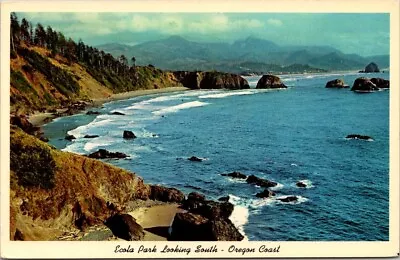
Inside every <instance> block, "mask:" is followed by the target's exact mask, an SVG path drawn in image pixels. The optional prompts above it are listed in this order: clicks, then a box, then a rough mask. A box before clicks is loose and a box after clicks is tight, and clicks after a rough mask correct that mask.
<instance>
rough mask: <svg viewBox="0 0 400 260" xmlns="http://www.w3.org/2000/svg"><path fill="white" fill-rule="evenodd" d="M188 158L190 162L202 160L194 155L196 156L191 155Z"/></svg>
mask: <svg viewBox="0 0 400 260" xmlns="http://www.w3.org/2000/svg"><path fill="white" fill-rule="evenodd" d="M188 160H189V161H192V162H202V161H203V159H202V158H199V157H196V156H192V157H190V158H188Z"/></svg>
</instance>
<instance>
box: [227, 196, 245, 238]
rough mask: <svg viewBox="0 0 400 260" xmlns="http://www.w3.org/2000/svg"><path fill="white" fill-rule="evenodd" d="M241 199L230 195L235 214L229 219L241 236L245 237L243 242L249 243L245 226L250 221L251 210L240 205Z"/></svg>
mask: <svg viewBox="0 0 400 260" xmlns="http://www.w3.org/2000/svg"><path fill="white" fill-rule="evenodd" d="M240 200H241V198H240V197H237V196H235V195H232V194H229V202H230V203H232V204H233V205H234V208H233V212H232V214H231V216H230V217H229V219H230V220H231V221H232V223H233V224H234V225H235V227H236V228H237V229H238V230H239V232H240V234H242V235H243V236H244V238H243V241H248V240H249V239H248V237H247V236H246V234H245V232H244V225H246V224H247V222H248V221H249V209H248V208H247V207H245V206H243V205H240V204H239V203H240Z"/></svg>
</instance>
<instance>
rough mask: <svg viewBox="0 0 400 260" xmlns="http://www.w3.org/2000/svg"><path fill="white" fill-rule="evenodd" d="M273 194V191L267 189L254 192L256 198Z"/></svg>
mask: <svg viewBox="0 0 400 260" xmlns="http://www.w3.org/2000/svg"><path fill="white" fill-rule="evenodd" d="M272 196H275V192H273V191H270V190H268V189H265V190H263V191H262V192H259V193H257V194H256V197H257V198H269V197H272Z"/></svg>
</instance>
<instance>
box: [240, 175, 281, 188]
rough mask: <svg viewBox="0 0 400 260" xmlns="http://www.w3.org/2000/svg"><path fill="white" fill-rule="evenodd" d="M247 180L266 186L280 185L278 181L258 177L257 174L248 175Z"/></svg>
mask: <svg viewBox="0 0 400 260" xmlns="http://www.w3.org/2000/svg"><path fill="white" fill-rule="evenodd" d="M246 182H247V183H250V184H254V185H256V186H260V187H265V188H270V187H275V186H276V185H278V183H276V182H274V181H269V180H266V179H262V178H258V177H257V176H255V175H250V176H249V177H247V179H246Z"/></svg>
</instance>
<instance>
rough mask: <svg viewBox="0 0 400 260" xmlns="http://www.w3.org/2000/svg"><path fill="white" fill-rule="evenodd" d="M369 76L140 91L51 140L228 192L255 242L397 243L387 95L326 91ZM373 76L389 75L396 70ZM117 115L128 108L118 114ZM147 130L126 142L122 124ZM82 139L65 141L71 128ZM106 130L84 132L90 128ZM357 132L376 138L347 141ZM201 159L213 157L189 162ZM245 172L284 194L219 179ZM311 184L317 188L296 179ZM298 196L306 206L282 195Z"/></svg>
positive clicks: (182, 185)
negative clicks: (264, 194) (392, 231)
mask: <svg viewBox="0 0 400 260" xmlns="http://www.w3.org/2000/svg"><path fill="white" fill-rule="evenodd" d="M361 76H365V75H363V74H358V73H345V74H341V73H337V74H334V73H333V74H316V75H310V74H308V75H307V74H306V75H282V76H281V79H282V80H283V82H284V83H285V84H286V85H287V86H288V89H284V90H256V89H254V88H255V85H256V84H257V81H258V79H259V78H260V76H254V77H246V79H247V80H248V81H249V83H250V86H251V87H252V89H249V90H236V91H225V90H193V91H182V92H173V93H165V94H157V95H149V96H142V97H135V98H131V99H128V100H123V101H115V102H110V103H107V104H104V105H103V107H102V108H97V109H92V110H97V111H99V112H101V115H86V114H84V113H83V114H78V115H74V116H69V117H63V118H58V119H56V120H54V121H53V122H51V123H49V124H47V125H45V126H44V127H43V128H44V132H45V135H46V136H47V137H49V139H50V144H52V145H54V146H56V147H57V148H60V149H63V150H65V151H70V152H75V153H79V154H89V153H91V152H94V151H97V150H98V149H99V148H105V149H107V150H109V151H119V152H123V153H126V154H128V155H130V158H129V159H123V160H106V162H108V163H111V164H114V165H116V166H119V167H122V168H125V169H127V170H129V171H133V172H136V173H137V174H138V175H140V176H142V177H143V178H144V180H145V182H146V183H153V184H162V185H165V186H170V187H176V188H178V189H180V190H182V191H184V192H185V193H189V192H192V191H196V192H200V193H203V194H205V195H206V196H207V197H208V198H210V199H218V198H219V197H222V196H227V195H230V201H231V202H232V203H233V204H234V205H235V209H234V212H233V215H232V216H231V219H232V221H233V222H234V223H235V224H236V226H238V227H239V230H240V231H241V232H242V233H244V234H245V235H246V237H247V238H248V239H249V240H250V241H258V240H260V241H268V240H269V241H292V240H293V241H308V240H313V241H376V240H383V241H385V240H388V239H389V91H388V90H386V91H379V92H374V93H368V94H359V93H354V92H352V91H350V90H349V89H326V88H325V84H326V82H327V81H329V80H332V79H335V78H341V79H344V81H345V82H346V83H347V84H349V85H352V84H353V81H354V80H355V79H356V78H358V77H361ZM368 77H382V78H386V79H389V74H388V73H379V74H368ZM113 111H119V112H122V113H124V114H125V115H124V116H118V115H110V113H111V112H113ZM124 130H131V131H133V132H134V133H135V134H136V136H137V138H136V139H134V140H124V139H123V138H122V132H123V131H124ZM67 133H68V134H72V135H74V136H75V137H77V139H76V140H74V141H73V142H69V141H66V140H64V137H65V135H66V134H67ZM86 134H91V135H94V134H96V135H99V136H100V137H98V138H93V139H85V138H83V136H84V135H86ZM348 134H361V135H368V136H371V137H372V138H373V139H374V140H373V141H365V140H353V139H351V140H349V139H346V138H345V137H346V136H347V135H348ZM191 156H197V157H201V158H204V159H205V160H204V161H203V162H191V161H188V160H187V158H188V157H191ZM232 171H240V172H242V173H244V174H246V175H250V174H254V175H256V176H258V177H261V178H266V179H268V180H272V181H276V182H278V186H277V187H274V188H272V189H273V190H274V191H275V192H276V197H275V198H272V199H270V198H268V199H259V198H256V197H255V194H256V193H257V192H260V191H262V190H263V189H262V188H260V187H256V186H253V185H250V184H247V183H246V182H245V181H240V180H234V179H230V178H229V177H225V176H221V175H220V174H221V173H229V172H232ZM299 180H303V181H304V182H305V183H307V184H308V187H307V188H298V187H297V186H296V185H295V184H296V182H297V181H299ZM288 195H295V196H298V197H299V200H298V201H297V202H291V203H283V202H280V201H279V200H277V199H276V198H280V197H281V198H282V197H286V196H288Z"/></svg>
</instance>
